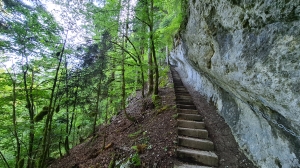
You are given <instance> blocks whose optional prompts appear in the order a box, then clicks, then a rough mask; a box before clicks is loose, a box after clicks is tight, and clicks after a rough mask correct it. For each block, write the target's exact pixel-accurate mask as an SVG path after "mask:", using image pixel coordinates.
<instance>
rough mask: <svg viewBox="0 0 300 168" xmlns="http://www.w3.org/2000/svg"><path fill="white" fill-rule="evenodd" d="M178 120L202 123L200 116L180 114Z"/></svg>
mask: <svg viewBox="0 0 300 168" xmlns="http://www.w3.org/2000/svg"><path fill="white" fill-rule="evenodd" d="M177 119H181V120H190V121H202V117H201V116H200V115H198V114H185V113H178V118H177Z"/></svg>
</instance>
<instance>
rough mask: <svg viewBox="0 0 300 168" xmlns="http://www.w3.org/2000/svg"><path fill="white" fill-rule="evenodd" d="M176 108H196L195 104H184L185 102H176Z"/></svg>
mask: <svg viewBox="0 0 300 168" xmlns="http://www.w3.org/2000/svg"><path fill="white" fill-rule="evenodd" d="M176 107H177V108H179V109H192V110H197V108H196V106H195V105H186V104H177V105H176Z"/></svg>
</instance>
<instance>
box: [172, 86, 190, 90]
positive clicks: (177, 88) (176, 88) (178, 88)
mask: <svg viewBox="0 0 300 168" xmlns="http://www.w3.org/2000/svg"><path fill="white" fill-rule="evenodd" d="M174 89H175V90H187V89H186V88H185V87H182V86H181V87H176V86H175V87H174Z"/></svg>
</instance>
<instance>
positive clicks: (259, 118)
mask: <svg viewBox="0 0 300 168" xmlns="http://www.w3.org/2000/svg"><path fill="white" fill-rule="evenodd" d="M181 38H182V40H181V41H180V42H179V43H178V42H177V43H176V44H175V45H177V46H176V48H175V50H174V51H173V52H172V53H171V64H173V65H176V66H177V70H178V72H179V73H180V75H181V78H182V80H184V81H185V82H186V83H187V84H189V85H191V86H193V87H194V88H195V90H196V91H198V92H201V93H202V94H203V95H206V96H207V98H208V99H211V100H213V101H214V102H215V104H216V106H217V108H218V110H219V113H220V115H221V116H223V117H224V119H225V120H226V122H227V123H228V125H229V126H230V127H231V129H232V132H233V134H234V136H235V138H236V140H237V142H238V144H239V145H240V147H241V149H242V150H243V151H244V152H245V153H246V154H247V156H248V157H249V158H250V159H251V160H253V162H254V163H256V164H257V165H258V166H259V167H300V161H299V160H300V1H299V0H286V1H283V0H265V1H254V0H245V1H239V0H190V1H189V18H188V23H187V25H186V29H185V30H184V31H183V32H182V34H181ZM176 41H178V39H176Z"/></svg>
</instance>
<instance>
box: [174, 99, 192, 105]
mask: <svg viewBox="0 0 300 168" xmlns="http://www.w3.org/2000/svg"><path fill="white" fill-rule="evenodd" d="M175 101H176V104H186V105H195V104H194V102H192V101H190V100H175Z"/></svg>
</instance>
